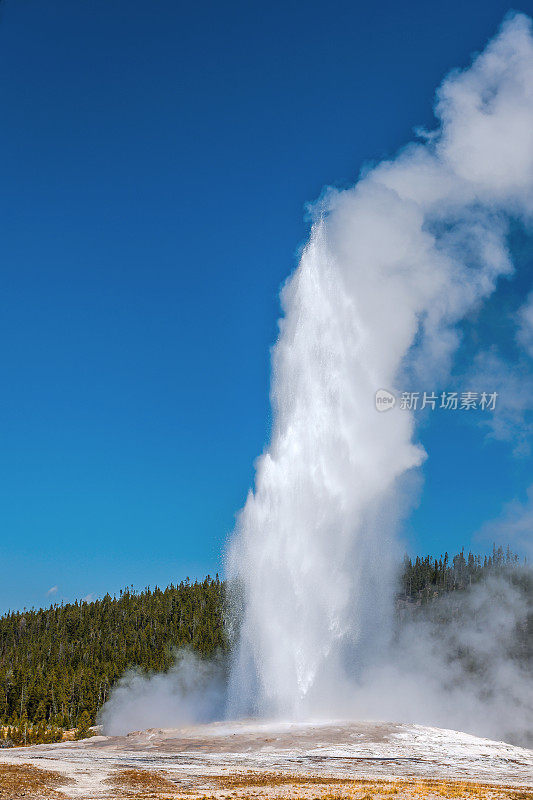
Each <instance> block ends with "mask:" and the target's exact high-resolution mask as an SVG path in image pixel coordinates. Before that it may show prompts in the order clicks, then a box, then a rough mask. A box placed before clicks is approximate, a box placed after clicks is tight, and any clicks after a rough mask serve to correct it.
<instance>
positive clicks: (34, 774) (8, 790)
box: [0, 764, 69, 800]
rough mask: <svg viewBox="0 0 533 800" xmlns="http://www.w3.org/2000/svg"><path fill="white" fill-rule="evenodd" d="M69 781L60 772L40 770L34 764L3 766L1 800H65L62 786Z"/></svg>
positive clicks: (1, 767) (1, 769)
mask: <svg viewBox="0 0 533 800" xmlns="http://www.w3.org/2000/svg"><path fill="white" fill-rule="evenodd" d="M68 783H69V781H68V780H67V779H66V778H65V777H64V776H63V775H60V773H59V772H52V771H50V770H47V769H39V768H38V767H34V766H33V765H32V764H2V765H1V766H0V799H1V800H18V798H24V800H42V798H64V797H65V795H64V794H63V792H61V791H59V790H58V789H59V787H60V786H65V785H66V784H68Z"/></svg>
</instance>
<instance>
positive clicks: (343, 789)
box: [209, 772, 533, 800]
mask: <svg viewBox="0 0 533 800" xmlns="http://www.w3.org/2000/svg"><path fill="white" fill-rule="evenodd" d="M209 783H211V784H212V785H214V786H216V787H217V788H218V789H225V790H226V791H227V790H230V791H231V792H232V795H231V796H232V797H233V798H239V800H245V799H246V798H248V797H267V798H268V800H281V798H283V800H287V798H291V800H296V799H297V798H302V799H303V798H305V799H306V800H386V798H388V799H389V800H392V799H393V798H397V800H455V798H458V799H459V800H461V799H464V800H533V792H530V791H527V790H523V789H517V788H516V787H511V786H501V787H498V786H492V785H491V784H484V783H474V782H467V781H447V780H421V779H416V780H379V779H378V780H375V779H374V780H372V779H362V778H359V779H352V778H334V777H325V776H320V775H298V774H291V773H272V772H271V773H268V772H251V773H234V774H230V775H217V776H214V777H212V778H209ZM280 789H283V790H284V791H283V792H282V793H280V792H279V790H280ZM320 789H322V791H320Z"/></svg>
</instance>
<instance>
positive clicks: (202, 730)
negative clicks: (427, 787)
mask: <svg viewBox="0 0 533 800" xmlns="http://www.w3.org/2000/svg"><path fill="white" fill-rule="evenodd" d="M7 763H11V764H16V763H26V764H28V763H31V764H33V765H34V766H38V767H41V768H44V769H51V770H55V771H58V772H61V773H62V774H64V775H65V776H67V777H68V778H70V779H71V780H72V785H71V786H69V789H68V796H69V798H71V797H72V798H77V799H80V798H98V797H106V796H108V793H109V784H106V783H105V781H106V779H108V778H109V777H110V776H112V775H113V773H114V772H115V771H117V770H123V769H132V768H133V769H143V770H164V771H165V773H166V774H167V776H168V777H169V778H170V779H171V780H172V781H175V783H176V786H177V788H178V789H182V790H183V791H192V792H193V793H198V792H200V793H203V792H210V785H209V777H210V776H214V775H224V774H234V773H236V772H246V771H249V770H253V771H266V772H273V771H283V772H293V773H295V774H296V775H306V776H307V775H311V776H314V775H319V776H321V777H338V778H376V779H377V778H397V779H409V778H430V779H434V778H443V779H448V780H455V779H457V780H467V781H479V782H484V783H491V784H495V785H509V786H523V787H531V786H532V785H533V751H532V750H529V749H524V748H522V747H515V746H514V745H510V744H506V743H505V742H494V741H491V740H489V739H481V738H479V737H476V736H471V735H470V734H467V733H460V732H458V731H451V730H444V729H441V728H428V727H424V726H421V725H406V724H396V723H384V722H380V723H377V722H341V721H333V722H316V723H313V722H308V723H289V722H286V723H283V722H271V723H269V722H254V721H240V722H231V723H228V722H219V723H211V724H209V725H196V726H194V727H183V728H167V729H164V730H163V729H158V728H152V729H149V730H146V731H135V732H133V733H130V734H128V735H127V736H121V737H117V736H115V737H107V736H95V737H93V738H91V739H86V740H84V741H81V742H64V743H60V744H48V745H37V746H33V747H23V748H22V747H21V748H16V749H12V750H9V751H4V752H0V766H1V765H2V764H7Z"/></svg>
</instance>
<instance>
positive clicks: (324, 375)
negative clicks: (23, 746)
mask: <svg viewBox="0 0 533 800" xmlns="http://www.w3.org/2000/svg"><path fill="white" fill-rule="evenodd" d="M435 113H436V117H437V120H438V126H437V128H436V130H435V131H433V132H431V133H423V134H421V135H420V137H419V141H418V142H417V143H414V144H411V145H409V146H408V147H406V148H405V149H404V150H403V151H401V152H400V154H399V155H398V156H397V157H396V158H395V159H394V160H391V161H384V162H382V163H381V164H379V165H378V166H376V167H374V168H373V169H371V170H369V171H367V172H366V173H365V174H364V176H363V177H362V178H361V180H359V182H358V183H357V184H356V185H355V186H354V187H353V188H351V189H348V190H345V191H334V190H331V191H328V192H326V193H325V195H324V197H323V199H322V200H321V202H320V203H319V204H318V205H317V207H316V214H315V222H314V225H313V228H312V232H311V236H310V240H309V243H308V244H307V246H306V247H305V249H304V251H303V255H302V258H301V261H300V264H299V266H298V268H297V269H296V271H295V272H294V274H293V275H292V276H291V277H290V278H289V280H288V281H287V283H286V285H285V287H284V288H283V292H282V304H283V310H284V317H283V319H282V321H281V323H280V335H279V339H278V342H277V344H276V346H275V349H274V352H273V369H272V408H273V427H272V435H271V442H270V444H269V446H268V448H267V450H266V451H265V452H264V453H263V455H262V456H261V457H260V459H259V460H258V463H257V472H256V479H255V488H254V490H253V491H252V492H250V494H249V496H248V499H247V501H246V504H245V507H244V509H243V510H242V512H241V514H240V516H239V519H238V523H237V527H236V530H235V533H234V535H233V537H232V539H231V541H230V544H229V548H228V553H227V576H228V578H229V581H230V585H231V587H232V592H231V594H232V597H233V601H234V603H233V605H234V608H235V614H234V617H233V619H234V621H236V624H235V629H236V631H237V633H236V636H235V642H234V647H233V652H232V665H231V673H230V679H229V686H227V687H226V685H225V671H224V669H223V668H222V669H218V668H217V666H216V665H210V666H209V668H207V667H206V665H205V662H204V663H203V664H202V668H201V669H198V668H196V666H195V665H194V663H193V664H192V665H191V660H190V659H191V658H193V657H192V656H190V655H189V656H187V657H184V658H182V660H181V661H180V662H178V664H177V666H176V668H175V669H174V670H173V671H172V672H171V673H169V675H168V676H160V675H158V676H152V677H151V678H144V677H142V676H139V675H133V676H132V675H129V676H126V677H125V678H124V680H123V681H122V682H121V684H120V685H119V686H118V688H117V690H116V691H115V692H114V694H113V696H112V698H111V700H110V702H109V703H107V704H106V706H105V707H104V710H103V714H102V720H103V721H104V725H105V727H106V730H107V731H108V732H111V733H120V732H125V731H127V730H132V729H133V728H135V727H136V728H141V727H148V726H154V725H161V726H162V725H176V724H179V723H180V722H184V721H185V722H191V721H200V720H201V721H204V720H205V719H208V718H211V719H212V718H219V717H220V715H221V708H222V707H225V709H226V711H225V714H226V716H229V717H231V718H236V717H242V716H246V715H249V714H260V715H263V716H270V717H278V718H279V717H282V718H285V719H292V720H296V719H300V720H309V719H312V718H316V717H322V718H323V717H329V718H332V717H336V718H339V717H343V718H346V717H352V718H361V717H367V718H368V717H370V716H372V717H374V718H376V717H377V718H381V719H389V720H402V721H416V722H420V723H426V724H432V725H435V724H437V725H446V726H448V727H456V728H459V729H463V730H469V731H473V732H476V733H482V734H483V735H489V736H498V737H499V736H507V735H509V736H510V737H512V738H514V740H515V741H516V740H519V741H526V740H527V739H528V737H529V736H530V735H531V715H532V714H533V708H532V706H533V698H532V691H531V675H530V674H528V671H527V669H524V666H523V665H522V664H520V663H519V661H518V660H517V659H516V658H514V654H515V652H516V648H515V647H514V640H513V636H514V635H515V632H516V629H517V628H518V627H520V626H521V629H522V630H524V626H525V620H526V619H527V615H528V613H530V611H529V610H528V607H527V603H526V602H524V600H523V597H521V596H519V594H518V593H517V592H516V591H515V589H514V588H513V586H511V585H509V584H506V585H505V586H503V587H502V586H498V585H496V584H494V585H493V586H486V587H478V589H476V590H475V591H474V592H472V593H471V595H470V596H469V597H468V598H467V600H466V601H465V609H466V612H467V614H466V617H465V619H466V620H467V621H465V620H463V621H462V623H461V627H460V630H457V626H454V625H448V626H444V627H443V628H442V630H439V632H438V636H437V637H434V636H432V634H431V632H428V629H427V627H425V625H424V624H423V623H422V624H418V625H416V626H414V628H413V627H411V626H409V625H407V626H406V628H405V630H404V631H402V632H401V635H400V637H399V639H397V640H396V641H395V644H394V648H392V649H391V648H390V647H389V644H390V633H391V628H392V619H393V608H394V603H393V599H394V592H395V568H396V566H395V565H397V563H398V560H399V559H398V555H399V552H398V549H399V548H398V546H397V544H396V541H397V539H396V534H397V529H398V525H399V522H401V519H402V515H403V514H405V513H406V511H407V510H408V507H409V494H410V492H409V486H410V485H411V484H412V481H411V479H410V478H411V476H416V470H417V467H419V465H420V464H421V463H422V461H423V459H424V457H425V453H424V450H423V449H422V447H421V446H420V445H418V444H417V443H416V441H415V427H414V418H413V415H412V413H411V412H409V411H408V410H406V409H401V408H399V406H398V404H397V405H396V406H395V407H394V408H393V409H390V410H389V411H387V413H384V414H382V413H378V412H377V411H376V408H375V405H374V398H375V393H376V392H377V391H378V390H380V389H384V390H387V391H396V392H398V391H402V390H405V389H407V388H416V389H417V390H419V391H420V392H424V391H426V390H432V389H434V388H439V386H440V387H441V388H442V389H444V388H448V387H446V385H445V383H444V381H445V379H446V377H447V375H448V374H449V370H450V368H451V365H452V362H453V357H454V353H455V351H456V349H457V347H458V344H459V341H460V333H459V330H458V329H459V325H460V323H461V321H462V320H463V319H464V317H465V315H467V314H468V313H469V312H471V311H472V310H474V309H476V308H477V307H479V306H480V305H481V304H482V303H483V301H484V300H486V298H488V297H489V296H490V295H491V293H492V292H493V291H494V289H495V288H496V284H497V281H498V279H499V278H500V277H501V276H504V275H510V274H511V273H512V271H513V265H512V262H511V259H510V256H509V253H508V249H507V235H508V228H509V223H510V221H511V220H514V221H518V222H520V223H522V224H524V225H526V226H527V225H531V222H532V220H533V37H532V32H531V20H530V19H529V18H528V17H526V16H524V15H522V14H513V15H510V16H509V17H508V18H507V19H506V20H505V21H504V24H503V26H502V28H501V30H500V32H499V33H498V35H497V36H496V37H495V38H494V39H493V40H492V41H491V42H490V43H489V44H488V45H487V47H486V49H485V51H484V52H483V53H481V54H480V55H478V56H477V57H476V58H475V60H474V61H473V63H472V65H471V66H470V67H469V68H468V69H466V70H465V71H463V72H453V73H451V74H450V75H449V76H448V78H446V79H445V81H444V82H443V84H442V86H441V87H440V89H439V90H438V92H437V101H436V106H435ZM518 318H519V319H523V318H524V314H523V313H519V314H518ZM490 592H493V593H494V596H497V601H494V599H493V597H491V596H490ZM468 620H470V622H468ZM439 648H440V649H439ZM476 648H477V650H476V653H474V649H476ZM467 649H469V653H470V655H472V656H474V655H478V656H479V659H478V660H479V663H481V664H482V670H481V672H482V674H483V678H482V680H481V681H480V680H479V679H478V677H477V675H476V673H475V671H473V670H472V669H471V664H470V665H467V669H463V668H462V666H461V664H460V663H459V660H458V659H456V660H455V661H450V653H451V652H452V651H459V652H461V651H462V652H464V651H465V650H467ZM474 660H475V659H474ZM206 690H208V691H206Z"/></svg>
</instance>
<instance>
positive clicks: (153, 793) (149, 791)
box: [108, 769, 180, 800]
mask: <svg viewBox="0 0 533 800" xmlns="http://www.w3.org/2000/svg"><path fill="white" fill-rule="evenodd" d="M108 783H110V784H111V785H112V786H113V787H114V788H115V789H116V790H118V793H117V796H118V797H120V798H124V800H129V798H135V800H144V798H154V800H167V798H175V797H178V796H179V795H180V792H179V787H178V786H177V785H176V783H175V782H173V781H170V780H168V778H167V777H166V776H165V775H164V774H163V773H161V772H154V771H151V770H146V769H123V770H120V771H118V772H116V773H115V774H114V775H112V776H111V778H108Z"/></svg>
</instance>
